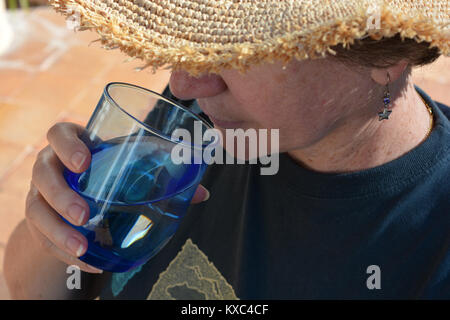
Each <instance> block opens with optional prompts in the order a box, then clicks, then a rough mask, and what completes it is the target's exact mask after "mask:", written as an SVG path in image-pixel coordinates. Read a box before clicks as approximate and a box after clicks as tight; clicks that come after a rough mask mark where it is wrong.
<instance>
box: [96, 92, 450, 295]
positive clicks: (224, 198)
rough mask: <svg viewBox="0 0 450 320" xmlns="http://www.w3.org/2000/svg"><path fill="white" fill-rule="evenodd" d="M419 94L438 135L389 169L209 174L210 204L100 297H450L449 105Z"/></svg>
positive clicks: (284, 159) (285, 164)
mask: <svg viewBox="0 0 450 320" xmlns="http://www.w3.org/2000/svg"><path fill="white" fill-rule="evenodd" d="M167 90H168V89H167ZM416 90H417V91H418V93H419V94H420V95H422V97H423V98H424V99H425V101H427V103H428V104H429V105H430V106H431V107H432V108H433V110H434V116H435V125H434V129H433V131H432V133H431V135H430V136H429V137H428V139H427V140H426V141H425V142H423V143H422V144H420V145H419V146H417V147H416V148H414V149H413V150H411V151H410V152H408V153H407V154H405V155H403V156H402V157H400V158H398V159H396V160H393V161H391V162H388V163H386V164H384V165H381V166H378V167H375V168H372V169H368V170H362V171H359V172H353V173H340V174H329V173H319V172H315V171H311V170H308V169H305V168H304V167H302V166H300V165H298V164H297V163H296V162H294V161H293V160H292V159H291V158H290V157H289V156H288V155H287V154H285V153H283V154H280V159H279V160H280V163H279V171H278V173H277V174H276V175H272V176H271V175H261V174H260V164H248V163H247V164H234V165H230V164H227V165H219V164H214V165H211V166H209V167H208V169H207V171H206V173H205V176H204V178H203V180H202V184H203V185H204V186H205V187H206V188H208V189H209V190H210V193H211V197H210V199H209V200H208V201H207V202H204V203H201V204H196V205H191V207H190V209H189V211H188V213H187V214H186V216H185V218H184V220H183V221H182V223H181V225H180V228H179V230H178V231H177V233H176V234H175V236H174V237H173V238H172V239H171V240H170V242H169V243H168V244H167V246H166V247H165V248H163V250H162V251H161V252H160V253H159V254H157V255H156V256H155V257H154V258H152V259H151V260H150V261H148V262H147V263H146V264H145V265H143V266H141V267H138V268H137V269H134V270H132V271H129V272H126V273H114V274H111V277H110V280H109V282H108V284H107V285H106V286H105V287H104V290H103V292H102V294H101V298H102V299H112V298H119V299H421V298H426V299H442V298H446V299H448V298H450V120H449V119H450V108H448V107H446V106H444V105H442V104H439V103H436V102H434V101H432V100H431V99H430V97H429V96H428V95H426V94H425V93H424V92H423V91H422V90H421V89H420V88H418V87H416ZM166 94H168V92H166ZM188 102H189V103H191V102H192V101H188ZM184 103H185V104H186V103H187V102H186V101H184Z"/></svg>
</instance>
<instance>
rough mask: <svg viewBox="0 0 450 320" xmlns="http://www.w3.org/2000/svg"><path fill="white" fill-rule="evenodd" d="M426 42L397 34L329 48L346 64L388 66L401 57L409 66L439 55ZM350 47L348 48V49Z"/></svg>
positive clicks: (429, 61) (373, 66)
mask: <svg viewBox="0 0 450 320" xmlns="http://www.w3.org/2000/svg"><path fill="white" fill-rule="evenodd" d="M429 46H430V44H429V43H428V42H420V43H419V42H417V41H415V40H414V39H409V38H408V39H403V40H402V39H401V37H400V35H399V34H397V35H396V36H394V37H392V38H382V39H381V40H374V39H371V38H365V39H363V40H355V43H354V44H353V45H351V46H350V48H344V47H343V46H342V45H337V46H334V47H332V48H331V49H332V50H334V51H335V52H336V55H335V56H333V57H334V58H335V59H338V60H339V61H341V62H343V63H344V64H346V65H353V66H360V67H361V66H362V67H368V68H388V67H391V66H393V65H395V64H397V63H398V62H399V61H400V60H402V59H407V60H409V61H410V66H411V67H415V66H423V65H426V64H430V63H432V62H433V61H435V60H436V59H438V58H439V57H440V56H441V53H440V52H439V49H438V48H437V47H434V48H429ZM349 49H350V50H349Z"/></svg>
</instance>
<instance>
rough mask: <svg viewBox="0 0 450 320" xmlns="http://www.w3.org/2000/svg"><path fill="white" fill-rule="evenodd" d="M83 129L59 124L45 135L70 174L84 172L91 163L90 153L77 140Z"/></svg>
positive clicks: (74, 125) (67, 124)
mask: <svg viewBox="0 0 450 320" xmlns="http://www.w3.org/2000/svg"><path fill="white" fill-rule="evenodd" d="M84 130H85V129H84V128H83V127H81V126H79V125H77V124H74V123H69V122H60V123H57V124H55V125H54V126H53V127H51V128H50V130H49V131H48V133H47V140H48V142H49V143H50V145H51V147H52V149H53V150H54V151H55V153H56V155H57V156H58V158H59V159H60V160H61V162H62V163H63V164H64V165H65V166H66V167H67V168H68V169H69V170H70V171H72V172H76V173H81V172H83V171H85V170H86V169H87V168H88V167H89V164H90V162H91V153H90V151H89V149H88V147H87V146H86V145H85V143H84V142H83V141H82V140H81V139H80V138H79V136H80V135H81V134H82V133H83V131H84Z"/></svg>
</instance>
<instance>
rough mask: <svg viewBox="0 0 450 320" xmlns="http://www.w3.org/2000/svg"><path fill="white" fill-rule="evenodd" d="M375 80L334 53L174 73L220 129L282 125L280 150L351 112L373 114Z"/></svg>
mask: <svg viewBox="0 0 450 320" xmlns="http://www.w3.org/2000/svg"><path fill="white" fill-rule="evenodd" d="M372 86H373V82H371V80H370V76H369V75H368V73H367V75H365V74H363V73H361V72H360V73H357V72H356V71H352V70H351V69H349V68H348V67H345V66H344V65H342V64H340V63H337V62H336V61H333V60H331V59H329V58H324V59H317V60H306V61H297V60H291V62H290V63H289V64H288V65H287V66H286V68H285V69H283V67H282V64H281V63H278V62H277V63H274V64H270V63H267V64H263V65H259V66H254V67H252V68H251V69H249V70H248V71H247V72H246V73H245V74H240V73H239V72H238V71H236V70H223V71H222V72H221V73H220V74H218V75H217V74H209V75H205V76H201V77H199V78H194V77H190V76H189V75H188V74H187V73H186V72H183V71H174V72H173V73H172V75H171V78H170V89H171V91H172V93H173V94H174V95H175V96H177V97H178V98H180V99H185V100H186V99H197V101H198V104H199V106H200V108H201V109H202V110H203V112H205V113H206V114H207V115H208V116H209V117H210V118H211V120H212V121H213V122H214V125H215V127H216V128H218V129H219V130H223V129H226V128H233V129H235V128H242V129H244V130H246V129H249V128H254V129H279V135H280V145H279V149H280V152H285V151H291V150H295V149H301V148H305V147H308V146H310V145H312V144H314V143H315V142H317V141H319V140H321V139H322V138H323V137H325V136H327V135H328V134H329V133H330V132H332V131H333V130H335V129H337V128H339V127H340V126H341V125H343V124H344V123H345V122H346V120H347V119H349V118H350V117H352V118H355V117H367V116H368V112H367V110H366V109H367V105H368V103H367V102H368V96H369V95H370V91H371V88H372ZM355 106H356V107H355ZM359 106H361V107H359ZM374 114H375V113H374ZM372 116H373V115H372Z"/></svg>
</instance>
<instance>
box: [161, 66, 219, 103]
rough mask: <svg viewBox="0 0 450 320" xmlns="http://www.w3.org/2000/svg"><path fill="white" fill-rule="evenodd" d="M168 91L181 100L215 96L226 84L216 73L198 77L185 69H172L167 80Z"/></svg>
mask: <svg viewBox="0 0 450 320" xmlns="http://www.w3.org/2000/svg"><path fill="white" fill-rule="evenodd" d="M169 88H170V91H171V92H172V93H173V94H174V95H175V96H176V97H177V98H178V99H181V100H191V99H198V98H207V97H212V96H215V95H217V94H219V93H221V92H222V91H224V90H226V88H227V85H226V83H225V82H224V81H223V79H222V78H221V77H220V76H219V75H217V74H212V73H208V74H204V75H201V76H199V77H198V78H196V77H193V76H191V75H189V74H188V73H187V72H185V71H180V70H178V71H173V72H172V74H171V75H170V81H169Z"/></svg>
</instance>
